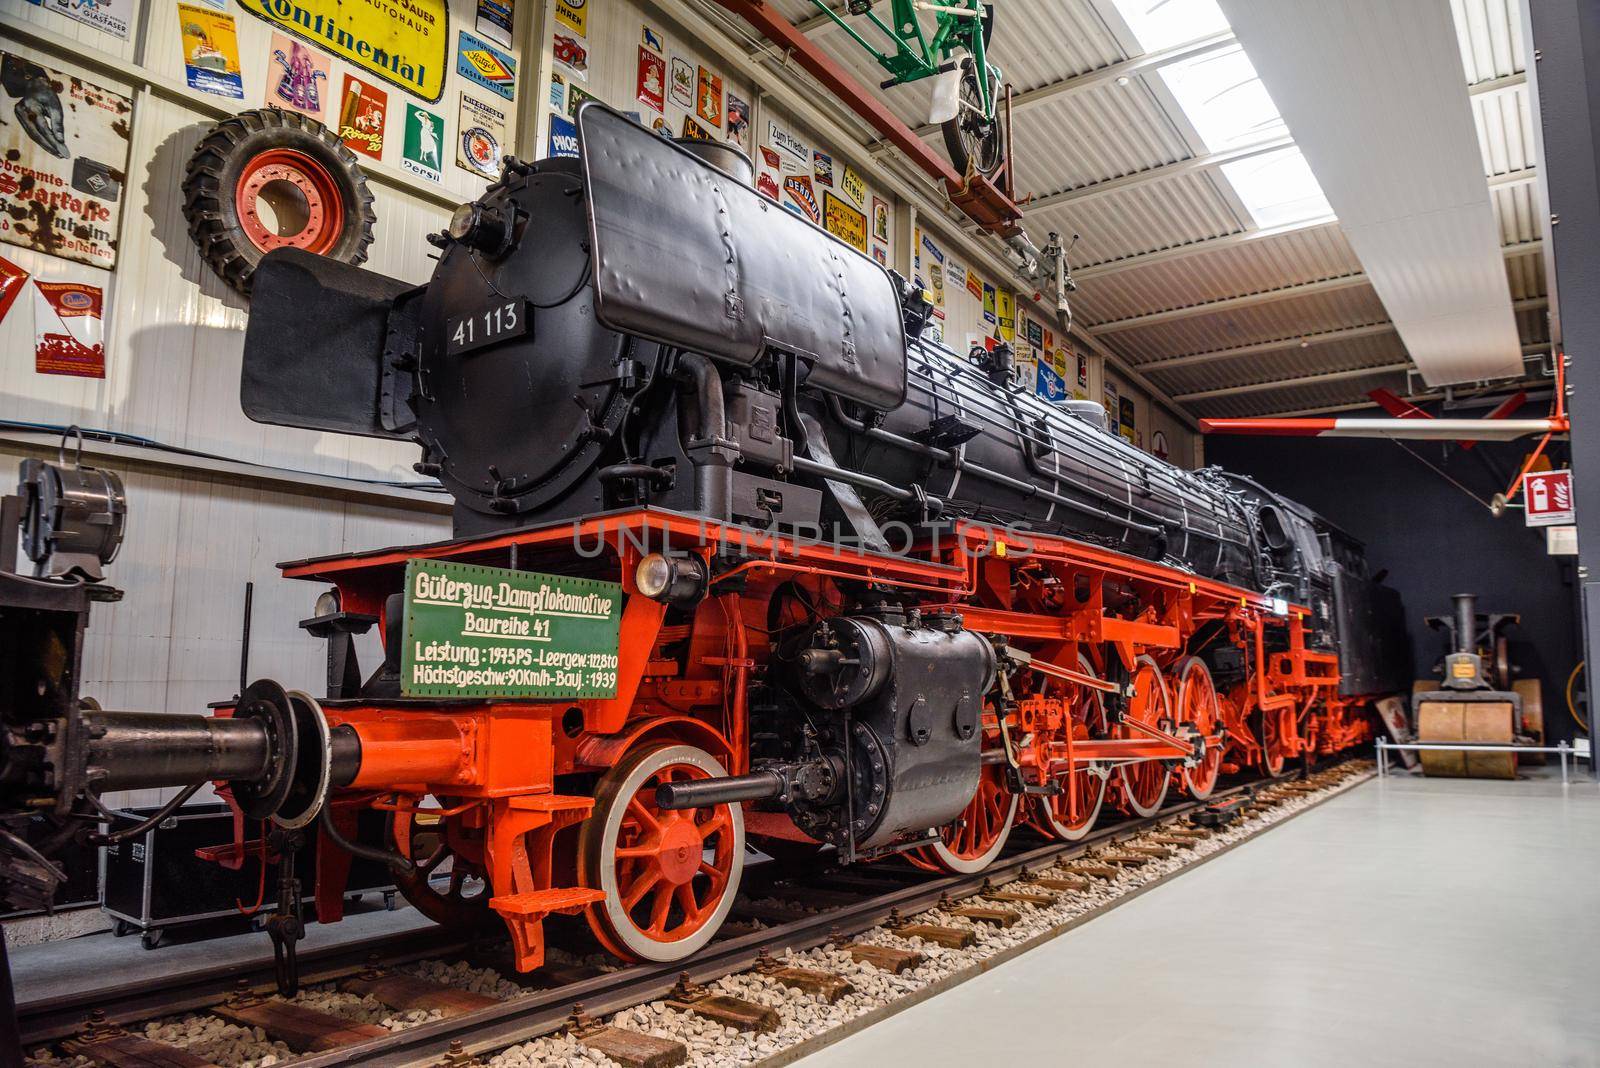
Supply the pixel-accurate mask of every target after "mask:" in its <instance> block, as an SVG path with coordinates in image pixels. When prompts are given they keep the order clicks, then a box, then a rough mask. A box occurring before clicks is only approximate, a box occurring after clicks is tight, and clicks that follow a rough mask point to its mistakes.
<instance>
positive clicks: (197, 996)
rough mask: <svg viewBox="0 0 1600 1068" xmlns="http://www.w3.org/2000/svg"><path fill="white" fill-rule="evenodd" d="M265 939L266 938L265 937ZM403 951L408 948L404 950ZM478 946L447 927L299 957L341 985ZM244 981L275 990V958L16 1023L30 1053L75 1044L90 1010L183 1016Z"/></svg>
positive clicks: (30, 1007)
mask: <svg viewBox="0 0 1600 1068" xmlns="http://www.w3.org/2000/svg"><path fill="white" fill-rule="evenodd" d="M263 937H265V936H263ZM400 946H404V949H403V950H399V949H398V947H400ZM470 948H471V943H470V942H469V941H466V940H464V939H462V937H461V936H460V935H459V934H457V933H455V932H451V931H448V930H446V929H445V928H443V927H420V928H413V929H411V930H408V931H397V932H392V933H389V934H381V935H370V936H368V937H366V938H362V939H359V940H357V941H355V942H347V943H344V944H342V945H336V946H324V947H321V948H318V949H307V950H302V951H301V952H300V964H301V966H302V968H305V969H308V970H307V971H306V972H305V973H304V975H303V977H302V979H301V984H302V985H306V986H309V985H315V984H319V983H328V982H332V981H334V980H336V979H342V978H344V977H345V976H346V975H352V974H355V973H356V972H359V971H361V970H362V969H363V968H364V967H366V965H367V962H368V960H369V958H370V957H371V956H372V955H373V954H378V955H379V957H380V958H381V959H382V960H383V961H384V962H385V963H389V964H403V963H406V962H409V961H413V960H421V959H424V958H427V957H438V956H443V955H448V954H452V953H465V952H467V951H468V950H469V949H470ZM241 982H243V983H247V984H249V985H250V986H260V985H264V984H265V985H271V984H272V983H273V982H274V979H273V964H272V960H271V958H267V959H266V960H263V961H260V962H253V963H249V964H243V965H241V964H239V963H238V962H237V961H234V962H230V963H228V964H214V965H207V966H204V967H200V968H195V969H193V970H190V971H184V972H180V973H178V974H177V975H173V976H170V977H163V978H160V979H154V980H152V979H148V978H147V979H140V980H136V981H133V982H128V983H119V984H117V985H115V986H102V987H94V988H90V989H85V990H74V991H72V992H71V993H69V994H62V995H59V996H57V997H52V998H44V999H41V1000H39V1001H31V1002H25V1003H21V1004H19V1005H18V1006H17V1022H18V1024H19V1026H20V1027H21V1031H22V1044H23V1046H24V1047H25V1048H30V1047H33V1046H37V1045H40V1044H41V1043H45V1042H54V1041H58V1040H60V1039H63V1038H71V1037H72V1036H73V1035H75V1034H76V1033H77V1032H78V1031H79V1029H80V1028H81V1027H82V1025H83V1020H84V1017H85V1016H86V1015H88V1013H89V1012H91V1011H92V1010H95V1009H99V1010H101V1011H102V1012H104V1013H105V1017H106V1022H107V1023H110V1024H119V1025H120V1024H128V1023H136V1022H142V1021H144V1020H149V1019H154V1018H156V1017H160V1016H171V1015H173V1014H175V1013H180V1012H204V1011H205V1010H207V1009H209V1008H211V1007H212V1006H214V1005H216V1004H218V1003H219V1002H221V1001H222V1000H223V998H225V997H226V996H227V995H228V994H229V993H231V992H232V990H233V989H234V987H235V986H237V985H238V984H240V983H241Z"/></svg>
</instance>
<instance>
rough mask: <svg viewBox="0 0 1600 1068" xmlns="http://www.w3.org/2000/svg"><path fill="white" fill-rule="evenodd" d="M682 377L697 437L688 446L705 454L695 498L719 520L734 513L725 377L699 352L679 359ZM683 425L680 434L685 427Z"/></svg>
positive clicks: (697, 469)
mask: <svg viewBox="0 0 1600 1068" xmlns="http://www.w3.org/2000/svg"><path fill="white" fill-rule="evenodd" d="M678 372H679V374H682V375H686V376H687V377H688V380H689V381H688V385H689V387H690V388H689V389H688V390H687V391H686V399H687V400H688V401H689V406H688V412H689V415H690V420H691V422H692V423H693V430H692V433H693V437H692V439H691V440H689V441H686V442H684V448H685V450H686V451H690V452H701V451H703V452H704V456H703V457H700V456H696V457H694V474H695V497H696V498H697V503H698V504H699V507H700V509H701V511H703V512H705V513H707V514H708V515H711V516H714V517H716V518H719V519H727V518H729V517H730V516H731V515H732V513H733V460H732V458H731V457H730V456H728V454H727V446H728V420H727V406H726V405H725V403H724V401H723V397H722V376H721V375H719V374H717V369H716V368H715V367H713V366H712V365H711V361H710V360H708V359H706V358H705V357H704V356H702V355H700V354H699V353H697V352H685V353H683V354H681V355H680V356H679V357H678ZM679 411H680V422H679V428H678V429H679V434H680V435H681V434H682V433H683V426H682V421H681V413H682V411H683V409H679Z"/></svg>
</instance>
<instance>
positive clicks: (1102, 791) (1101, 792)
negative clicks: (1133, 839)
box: [1039, 653, 1111, 842]
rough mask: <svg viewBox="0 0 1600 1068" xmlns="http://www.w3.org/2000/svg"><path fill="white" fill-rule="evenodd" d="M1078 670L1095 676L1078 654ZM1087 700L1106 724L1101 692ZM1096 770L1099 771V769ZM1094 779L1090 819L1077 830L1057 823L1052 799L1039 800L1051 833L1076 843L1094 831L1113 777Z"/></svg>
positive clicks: (1090, 667)
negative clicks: (1093, 704) (1051, 802)
mask: <svg viewBox="0 0 1600 1068" xmlns="http://www.w3.org/2000/svg"><path fill="white" fill-rule="evenodd" d="M1078 670H1079V671H1081V672H1083V673H1084V674H1085V675H1093V674H1094V664H1092V663H1091V662H1090V661H1089V658H1088V657H1087V656H1085V655H1083V654H1082V653H1079V654H1078ZM1086 700H1090V701H1093V702H1094V703H1095V706H1096V707H1097V708H1098V709H1099V710H1100V721H1101V722H1102V723H1104V722H1105V714H1106V713H1105V702H1104V701H1103V700H1102V699H1101V697H1100V693H1099V691H1097V690H1090V691H1089V692H1088V697H1087V698H1086ZM1096 770H1097V771H1098V769H1096ZM1072 775H1073V772H1071V771H1068V772H1067V773H1066V774H1065V775H1063V776H1061V778H1062V779H1063V780H1065V779H1070V778H1071V777H1072ZM1094 779H1095V780H1096V781H1097V785H1096V786H1094V787H1091V789H1092V790H1093V791H1094V804H1093V805H1090V806H1089V818H1088V819H1086V820H1084V821H1083V825H1082V826H1080V827H1078V828H1076V829H1074V828H1072V827H1069V826H1067V825H1066V824H1064V823H1057V822H1056V817H1055V813H1054V812H1053V811H1052V810H1051V808H1050V799H1049V798H1048V797H1041V798H1039V811H1040V814H1041V818H1042V819H1043V820H1044V822H1045V824H1046V825H1047V826H1048V827H1049V828H1050V831H1051V833H1052V834H1054V835H1056V836H1057V837H1058V838H1060V839H1061V840H1062V841H1065V842H1076V841H1078V840H1079V839H1080V838H1083V837H1084V836H1085V835H1087V834H1088V833H1089V832H1090V831H1091V830H1093V829H1094V825H1095V821H1097V820H1098V819H1099V818H1100V807H1101V806H1102V805H1104V804H1105V803H1106V789H1107V787H1109V786H1110V784H1111V776H1110V775H1106V774H1096V775H1094Z"/></svg>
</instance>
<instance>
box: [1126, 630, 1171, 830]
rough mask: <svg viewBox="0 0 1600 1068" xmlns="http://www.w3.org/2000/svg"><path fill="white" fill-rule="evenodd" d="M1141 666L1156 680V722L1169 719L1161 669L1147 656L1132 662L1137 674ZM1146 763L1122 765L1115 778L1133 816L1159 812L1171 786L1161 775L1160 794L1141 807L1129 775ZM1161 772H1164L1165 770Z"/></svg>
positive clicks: (1169, 713)
mask: <svg viewBox="0 0 1600 1068" xmlns="http://www.w3.org/2000/svg"><path fill="white" fill-rule="evenodd" d="M1143 664H1148V665H1149V666H1150V674H1151V676H1152V677H1153V678H1154V679H1155V680H1156V693H1158V694H1159V695H1160V700H1161V711H1162V715H1160V716H1158V717H1156V718H1157V719H1158V720H1160V719H1171V718H1172V695H1171V694H1170V693H1168V692H1167V680H1166V679H1165V678H1163V677H1162V675H1161V669H1160V668H1159V667H1158V666H1157V665H1156V662H1155V660H1153V659H1152V658H1151V657H1150V656H1148V655H1146V656H1141V657H1140V658H1139V659H1138V660H1135V661H1134V670H1135V672H1137V671H1138V668H1139V666H1140V665H1143ZM1146 763H1154V762H1153V761H1143V760H1141V761H1138V762H1136V763H1132V764H1123V765H1122V766H1121V767H1119V768H1117V778H1118V779H1119V780H1121V782H1122V796H1123V797H1125V798H1126V799H1127V801H1128V807H1129V808H1131V809H1133V812H1134V815H1137V816H1153V815H1155V814H1156V813H1157V812H1159V811H1160V810H1161V806H1162V805H1163V804H1165V803H1166V800H1167V790H1168V789H1169V788H1170V787H1171V786H1172V775H1171V774H1170V773H1169V774H1165V775H1163V776H1162V777H1161V792H1160V793H1159V794H1157V795H1156V799H1155V801H1153V802H1152V803H1151V804H1149V805H1141V804H1140V803H1139V799H1138V798H1137V797H1135V796H1134V791H1133V782H1132V780H1131V775H1132V773H1133V772H1134V771H1135V770H1137V769H1138V768H1139V766H1140V765H1141V764H1146ZM1162 770H1163V771H1165V769H1162Z"/></svg>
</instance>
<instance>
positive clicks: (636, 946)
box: [596, 745, 744, 962]
mask: <svg viewBox="0 0 1600 1068" xmlns="http://www.w3.org/2000/svg"><path fill="white" fill-rule="evenodd" d="M669 764H687V765H689V766H691V767H696V768H699V769H700V770H701V771H704V772H706V773H707V774H708V775H710V776H712V777H713V778H722V777H726V776H727V774H728V772H727V769H725V768H724V767H723V766H722V764H721V763H719V762H718V761H717V759H716V758H715V757H713V756H712V755H711V754H710V753H708V752H706V751H705V750H704V749H697V748H695V747H694V746H692V745H669V746H663V747H662V748H660V749H657V750H655V751H653V752H652V753H651V754H650V755H649V756H648V757H646V758H645V759H644V760H642V761H640V763H639V764H638V765H637V766H636V767H635V768H634V769H633V770H632V771H631V772H629V773H628V776H627V778H625V779H624V780H623V781H622V785H621V787H620V788H619V789H618V790H617V793H616V801H617V802H618V803H614V804H612V805H610V806H609V807H608V808H607V809H606V811H605V812H604V814H603V816H602V818H603V819H604V820H605V823H604V826H603V827H602V828H601V832H600V863H599V864H597V865H596V866H597V867H598V869H599V871H598V872H597V875H598V878H599V883H600V889H601V890H603V891H604V892H605V895H606V896H605V900H604V901H602V902H601V903H600V907H601V909H602V910H603V911H604V912H605V916H606V920H607V926H609V928H610V929H611V932H612V933H613V934H614V935H615V937H616V939H617V941H618V942H619V943H621V945H622V946H623V947H624V948H625V949H626V950H627V951H628V952H629V953H631V954H633V955H634V956H636V957H638V958H639V959H640V960H646V961H655V962H668V961H675V960H682V959H683V958H685V957H687V956H689V955H690V954H692V953H694V952H695V951H697V950H698V949H700V948H701V947H702V946H704V945H705V944H706V943H707V942H709V941H711V939H712V937H713V936H715V935H716V933H717V931H718V930H719V929H720V928H721V927H722V923H723V921H724V920H726V919H727V917H728V910H730V909H731V908H733V899H734V897H735V896H736V895H737V894H738V892H739V879H740V877H741V876H742V875H743V874H744V810H743V809H742V808H740V807H739V806H738V805H726V806H718V807H725V808H726V809H727V810H728V813H729V823H730V825H731V830H730V834H731V835H732V838H733V842H732V850H733V863H732V868H731V870H730V871H729V873H728V885H727V886H726V887H725V888H724V889H723V891H722V897H721V898H720V899H719V900H718V902H717V907H716V908H715V909H713V910H712V912H711V915H710V917H708V918H707V919H706V921H705V922H704V923H703V924H702V925H701V926H700V929H699V930H698V931H695V932H694V933H693V934H691V935H688V936H687V937H685V938H681V939H678V940H676V941H672V942H662V941H660V940H658V939H655V938H651V937H650V936H649V935H648V934H646V933H645V932H644V931H641V930H639V927H638V925H637V924H635V923H634V922H633V917H632V916H630V915H628V910H627V909H625V908H623V907H622V899H621V897H620V896H619V895H618V893H617V866H616V863H615V860H614V858H615V856H616V849H617V835H618V833H619V832H620V830H621V828H622V817H623V816H624V815H625V814H626V813H627V810H628V802H629V800H630V799H632V797H633V795H634V794H635V793H637V792H638V790H639V787H640V785H641V784H643V783H644V782H645V781H646V780H647V779H649V778H650V776H652V775H654V774H655V773H656V772H658V771H660V770H661V769H662V768H664V767H666V766H667V765H669Z"/></svg>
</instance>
